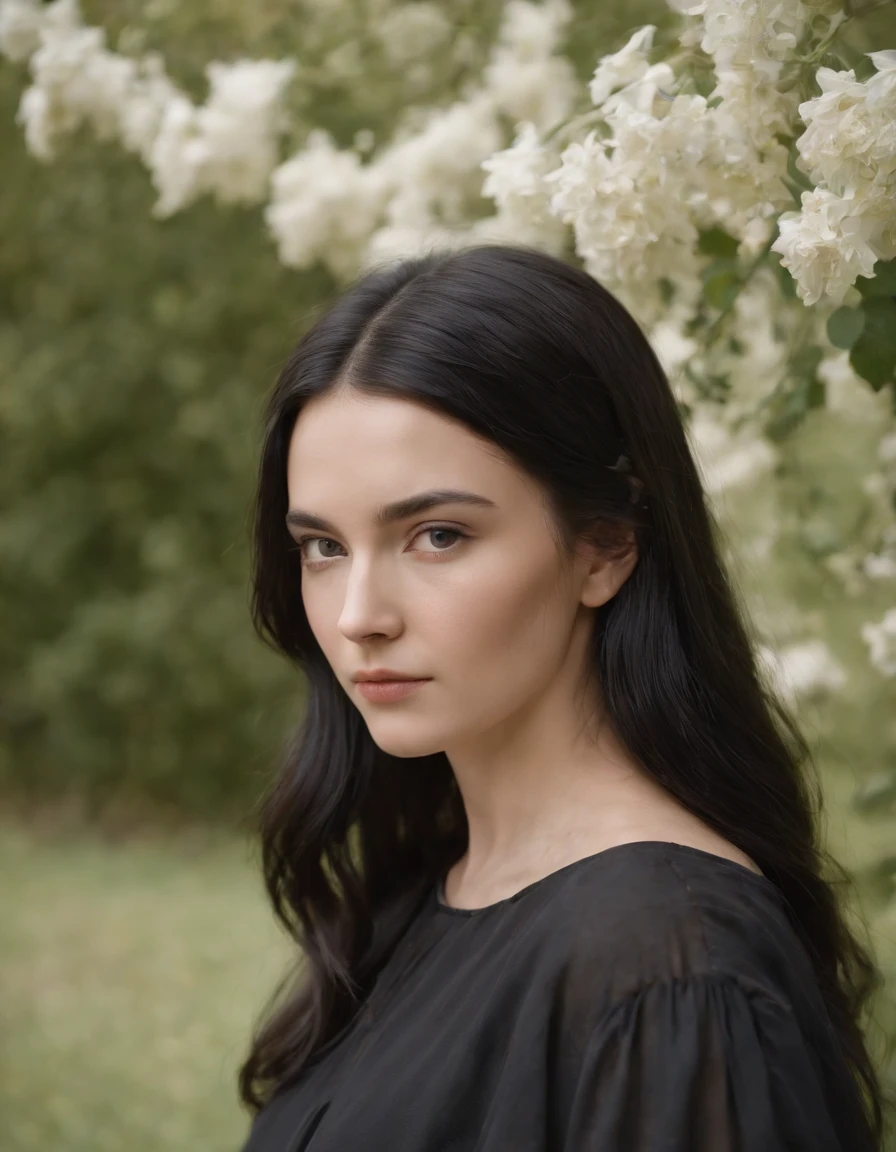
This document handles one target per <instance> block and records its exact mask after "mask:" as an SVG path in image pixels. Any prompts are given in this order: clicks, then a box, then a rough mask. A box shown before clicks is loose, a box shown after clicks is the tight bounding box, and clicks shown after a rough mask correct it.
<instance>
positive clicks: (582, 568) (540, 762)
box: [240, 245, 883, 1152]
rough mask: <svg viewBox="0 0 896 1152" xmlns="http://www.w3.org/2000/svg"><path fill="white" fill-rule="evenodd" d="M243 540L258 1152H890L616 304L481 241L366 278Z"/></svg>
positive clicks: (772, 743)
mask: <svg viewBox="0 0 896 1152" xmlns="http://www.w3.org/2000/svg"><path fill="white" fill-rule="evenodd" d="M254 544H255V560H254V605H253V607H254V618H255V622H256V626H257V628H258V629H259V631H260V633H261V634H262V636H264V637H265V638H266V639H267V640H269V641H270V642H271V643H273V644H274V645H275V646H276V648H277V649H278V650H279V651H280V652H282V653H284V654H285V655H286V656H287V657H288V659H289V660H290V661H292V662H293V663H294V664H295V665H296V666H297V667H298V668H300V669H302V671H304V673H305V674H306V677H307V680H308V696H307V704H306V708H305V712H304V720H303V723H302V726H301V728H300V730H299V732H298V736H297V738H296V740H295V742H294V745H293V746H292V747H291V749H290V750H289V753H288V756H287V758H286V762H285V764H284V766H283V769H282V772H281V774H280V776H279V779H278V780H277V781H276V782H275V784H274V786H273V787H272V789H271V791H270V793H269V794H268V795H267V796H266V797H265V799H264V803H263V806H262V814H261V823H262V827H261V838H262V847H263V861H264V872H265V877H266V881H267V885H268V889H269V893H270V896H271V899H272V901H273V906H274V909H275V911H276V913H277V915H278V916H279V917H280V918H281V920H282V921H283V922H284V923H285V924H286V926H287V927H288V928H289V930H290V932H291V933H292V934H293V936H294V937H295V939H296V940H297V942H298V943H299V944H300V945H301V949H302V957H303V961H304V962H303V963H301V964H300V965H299V967H298V969H297V979H296V980H295V982H294V984H292V986H291V987H288V988H287V989H286V992H287V995H286V997H285V999H280V997H279V996H278V997H277V1001H279V1002H274V1003H272V1004H271V1005H270V1006H269V1010H268V1012H267V1013H266V1018H265V1020H264V1022H263V1023H262V1025H261V1026H260V1028H259V1030H258V1032H257V1034H256V1036H255V1037H254V1042H253V1045H252V1047H251V1051H250V1053H249V1055H248V1058H247V1059H246V1062H245V1064H244V1065H243V1067H242V1069H241V1073H240V1091H241V1095H242V1099H243V1101H244V1102H245V1103H246V1105H247V1106H248V1107H249V1108H250V1109H251V1110H252V1111H253V1113H254V1115H253V1123H252V1128H251V1132H250V1134H249V1138H248V1141H247V1143H246V1144H245V1146H244V1152H307V1150H310V1152H361V1150H365V1152H366V1150H380V1149H382V1150H383V1152H474V1150H475V1152H661V1150H662V1152H779V1150H780V1152H784V1150H785V1149H788V1150H791V1152H793V1150H803V1149H804V1150H805V1152H810V1150H811V1152H869V1150H872V1149H878V1148H879V1147H880V1141H881V1135H882V1133H881V1129H882V1125H883V1121H882V1107H881V1096H882V1090H881V1087H880V1084H879V1082H878V1079H877V1076H876V1072H875V1068H874V1066H873V1062H872V1060H871V1059H870V1057H869V1053H868V1050H867V1049H866V1046H865V1042H864V1039H863V1032H862V1029H861V1020H860V1017H861V1015H862V1009H863V1006H864V1005H865V1004H866V1001H867V1000H868V997H869V995H870V994H871V992H872V991H873V989H874V988H875V986H876V984H877V982H878V979H879V973H878V972H877V969H876V968H875V966H874V964H873V961H872V959H871V956H870V953H869V952H868V951H866V950H865V948H864V947H863V945H862V943H861V942H860V941H859V940H858V939H857V938H856V937H854V936H853V935H852V934H851V932H850V929H849V927H848V926H847V923H846V920H845V918H844V915H843V913H842V911H841V909H840V908H839V907H838V903H837V890H836V888H835V887H834V886H833V885H834V881H832V880H831V879H825V878H823V875H822V872H823V869H824V868H831V869H834V870H835V871H837V872H838V879H837V880H836V884H837V885H840V884H842V883H843V881H844V879H845V878H846V877H845V873H843V871H842V869H838V867H837V865H836V864H835V862H834V861H832V860H831V859H830V858H829V857H828V856H827V854H826V853H825V851H824V850H823V848H822V847H821V846H820V844H819V837H818V832H817V829H816V819H817V815H818V811H819V809H820V804H821V796H820V794H819V791H818V784H817V780H815V779H814V777H810V776H804V774H803V770H804V768H808V767H810V766H811V759H810V756H809V751H808V748H807V746H806V744H805V743H804V740H803V738H802V737H801V734H800V732H799V729H798V728H797V727H796V726H795V724H794V722H793V721H792V719H790V718H789V715H788V713H787V712H786V711H785V710H784V709H783V708H782V707H781V705H780V704H779V703H778V701H777V700H776V699H775V698H774V697H773V696H772V695H771V694H770V693H769V692H768V691H767V690H766V688H765V687H764V686H763V684H762V682H761V680H760V678H759V676H758V675H757V670H756V665H755V662H754V656H753V652H752V649H751V643H750V640H749V638H748V633H747V631H746V628H745V624H744V622H743V620H742V617H741V613H740V608H739V605H738V604H737V601H736V599H735V596H734V594H733V592H732V590H731V587H730V584H729V582H728V580H727V578H726V575H725V573H724V571H723V566H722V563H721V561H720V555H719V550H718V545H717V541H716V538H715V528H714V523H713V520H712V516H711V513H710V511H709V509H708V508H707V504H706V501H705V498H704V493H703V491H702V489H701V484H700V480H699V477H698V472H697V470H696V467H695V464H694V461H693V459H692V457H691V454H690V452H689V449H688V445H687V441H686V438H685V432H684V428H683V426H682V422H681V419H680V416H679V412H678V409H677V406H676V403H675V399H674V396H673V393H672V391H671V389H670V387H669V384H668V381H667V379H666V377H665V376H664V374H663V371H662V369H661V367H660V365H659V363H658V361H657V359H656V357H655V355H654V354H653V352H652V350H651V348H650V346H649V344H648V342H647V341H646V339H645V337H644V335H643V334H642V332H641V330H640V329H639V327H638V326H637V325H636V323H635V322H634V320H633V319H632V317H631V316H630V315H629V313H628V312H627V311H626V310H625V309H624V308H623V307H622V306H621V305H620V304H619V302H618V301H617V300H616V299H615V298H614V297H613V296H612V295H611V294H610V293H609V292H607V291H606V290H605V289H604V288H603V287H601V285H600V284H599V283H597V282H596V281H595V280H594V279H592V278H591V277H589V276H588V275H586V274H585V273H584V272H581V271H578V270H576V269H574V268H572V267H570V266H567V265H566V264H565V263H563V262H562V261H559V260H556V259H553V258H551V257H549V256H546V255H543V254H541V253H539V252H537V251H535V250H532V249H530V248H526V247H514V246H502V245H486V246H481V247H474V248H467V249H466V250H461V251H457V252H447V253H434V254H429V255H426V256H424V257H422V258H418V259H408V260H404V261H401V262H396V263H395V264H393V265H391V266H389V267H384V268H381V269H377V270H375V271H373V272H371V273H369V274H368V275H365V276H364V277H363V278H362V279H360V280H359V281H358V282H357V283H355V284H354V285H352V286H351V288H350V290H348V291H347V292H346V293H345V294H344V295H343V296H342V297H341V298H340V299H339V300H338V302H337V303H336V304H335V306H334V307H332V308H331V309H330V310H329V311H328V312H327V313H326V314H325V315H323V316H322V317H321V318H320V319H318V321H317V322H316V323H315V325H314V326H313V327H312V328H311V330H310V331H309V332H308V333H307V334H306V335H305V336H304V337H303V338H302V340H301V341H300V343H299V344H298V346H297V347H296V349H295V351H294V353H293V354H292V356H291V358H290V360H289V362H288V363H287V365H286V367H285V368H284V370H283V372H282V374H281V376H280V379H279V381H278V384H277V386H276V389H275V391H274V393H273V396H272V398H271V400H270V403H269V408H268V411H267V419H266V428H265V440H264V446H263V451H262V459H261V468H260V482H259V490H258V497H257V506H256V530H255V539H254ZM810 780H812V782H813V783H814V789H812V788H810V786H809V781H810ZM280 991H281V992H282V991H284V989H281V990H280Z"/></svg>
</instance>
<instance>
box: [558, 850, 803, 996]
mask: <svg viewBox="0 0 896 1152" xmlns="http://www.w3.org/2000/svg"><path fill="white" fill-rule="evenodd" d="M549 887H550V888H552V889H553V891H547V890H546V891H545V893H544V895H545V897H546V898H547V904H546V911H547V912H548V918H549V921H550V927H551V931H552V932H553V933H555V934H556V937H555V938H556V940H557V943H558V944H559V947H560V950H561V953H562V963H563V968H564V973H565V982H566V983H568V984H569V985H570V988H571V989H575V990H576V991H577V992H578V993H580V994H581V995H586V996H590V997H592V998H593V999H594V998H599V999H601V1000H604V1001H606V1002H612V1001H615V1000H619V999H621V998H624V997H625V996H627V995H630V994H632V993H635V992H637V991H638V990H639V989H641V988H643V987H644V986H646V985H648V984H652V983H655V982H658V981H674V980H678V981H681V980H693V979H699V978H701V977H705V978H719V977H728V978H733V979H738V980H740V981H742V982H743V984H744V986H745V987H754V988H756V989H758V990H762V989H764V990H766V991H767V992H768V993H769V994H770V995H774V994H776V993H779V992H781V991H782V990H783V991H784V993H785V994H786V992H787V991H788V990H789V988H790V986H791V985H792V983H793V981H794V978H795V977H796V978H797V979H799V978H802V979H809V980H811V979H812V978H813V973H812V967H811V964H810V961H809V958H808V956H807V954H806V953H805V951H804V949H803V947H802V945H801V943H800V940H799V937H798V936H797V934H796V932H795V930H794V928H793V925H792V923H791V920H790V918H789V916H788V913H787V906H786V901H785V900H784V897H783V895H782V893H781V891H780V889H779V888H778V887H777V886H776V885H775V884H774V883H772V881H771V880H769V879H768V878H767V877H765V876H763V875H762V874H761V873H759V872H755V871H753V870H752V869H750V868H748V867H746V866H745V865H743V864H740V863H738V862H736V861H735V860H732V859H730V858H728V857H723V856H718V855H716V854H714V853H711V852H707V851H705V850H703V849H700V848H696V847H693V846H691V845H685V844H677V843H673V842H666V841H655V840H651V841H633V842H631V843H626V844H620V845H616V846H615V847H612V848H609V849H605V850H604V851H603V852H600V853H598V854H596V855H595V856H593V857H586V858H584V859H582V860H580V861H577V862H576V863H575V864H573V865H571V866H569V867H568V868H565V869H561V871H560V872H559V873H558V874H557V875H556V882H555V884H553V885H550V886H549Z"/></svg>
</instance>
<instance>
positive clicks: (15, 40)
mask: <svg viewBox="0 0 896 1152" xmlns="http://www.w3.org/2000/svg"><path fill="white" fill-rule="evenodd" d="M43 11H44V10H43V7H42V5H40V4H38V3H37V0H2V2H0V52H2V53H3V55H4V56H7V57H8V58H9V59H10V60H27V59H28V57H29V56H30V55H31V54H32V53H33V52H36V51H37V48H38V45H39V44H40V29H41V24H42V23H43Z"/></svg>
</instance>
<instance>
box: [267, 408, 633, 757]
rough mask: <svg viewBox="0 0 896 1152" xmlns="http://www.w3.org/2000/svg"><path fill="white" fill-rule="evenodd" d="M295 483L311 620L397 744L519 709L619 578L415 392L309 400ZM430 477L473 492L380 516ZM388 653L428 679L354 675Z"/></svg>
mask: <svg viewBox="0 0 896 1152" xmlns="http://www.w3.org/2000/svg"><path fill="white" fill-rule="evenodd" d="M287 485H288V490H289V508H290V514H289V516H288V518H287V523H288V527H289V531H290V533H291V535H292V536H293V538H294V539H295V540H296V541H299V540H300V539H301V538H302V537H305V538H306V539H305V541H304V543H302V545H301V555H302V563H303V570H302V583H301V593H302V600H303V603H304V607H305V611H306V613H307V616H308V621H309V624H310V627H311V629H312V631H313V633H314V636H315V638H316V639H317V642H318V644H319V645H320V647H321V649H322V651H323V653H324V655H325V656H326V658H327V660H328V661H329V663H330V665H331V666H332V668H333V671H334V673H335V675H336V677H337V679H338V680H339V682H340V683H341V684H342V686H343V688H344V689H345V691H346V693H347V694H348V695H349V697H350V698H351V700H352V702H353V703H354V704H355V705H356V707H357V708H358V710H359V711H360V712H361V714H362V715H363V716H364V719H365V721H366V723H367V725H368V728H369V730H370V734H371V736H372V738H373V739H374V741H375V742H376V744H377V745H379V747H381V748H382V749H383V750H385V751H387V752H390V753H392V754H393V755H396V756H423V755H428V754H430V753H433V752H439V751H445V752H447V753H448V754H449V756H450V754H451V750H452V748H456V749H461V748H462V747H464V746H467V745H470V744H471V743H477V742H481V741H482V739H483V738H484V737H488V736H493V737H498V736H499V733H500V730H501V727H502V726H504V725H506V724H508V723H509V724H511V725H514V724H515V723H516V722H517V720H523V719H524V718H525V715H526V713H527V710H528V709H530V708H531V707H532V706H533V705H536V704H537V703H538V701H539V699H540V698H541V697H542V696H543V695H544V694H545V693H546V692H547V691H548V689H549V688H550V686H551V685H552V683H554V682H555V679H556V677H557V676H558V674H560V672H561V670H563V669H566V670H568V665H569V661H570V660H571V659H572V658H573V657H575V659H576V660H580V657H581V653H582V651H583V649H582V647H581V645H579V646H578V649H577V651H578V655H576V651H575V645H574V644H573V636H574V633H580V634H581V636H586V635H587V633H586V632H583V631H582V630H583V628H585V627H587V628H588V629H590V627H591V623H592V618H593V612H592V608H593V606H594V605H595V604H599V603H602V602H603V601H604V600H606V599H609V597H610V596H611V595H612V594H613V593H614V592H615V590H616V588H617V587H618V584H619V583H621V581H622V579H623V578H624V577H623V576H620V575H619V574H615V575H614V571H615V570H612V569H610V568H609V567H601V568H600V570H599V571H595V570H593V565H592V563H591V562H590V561H589V559H587V558H586V559H584V560H579V559H577V560H576V561H575V562H574V563H570V561H569V560H568V559H566V560H563V559H561V557H560V555H559V554H558V552H557V549H556V546H555V543H554V540H553V539H552V536H551V534H550V530H549V528H548V520H547V513H546V511H545V510H544V508H543V507H542V503H541V496H540V489H539V488H538V487H537V486H536V485H535V484H534V483H533V482H532V481H531V480H530V479H529V478H528V477H527V476H526V475H525V474H524V473H522V472H520V470H519V469H518V468H517V467H516V466H515V465H514V464H513V463H511V462H508V461H507V460H506V459H505V458H504V457H503V456H502V454H501V452H500V449H498V448H497V447H496V446H495V445H493V444H491V443H490V442H487V441H484V440H481V439H480V438H479V437H477V436H476V435H475V434H474V433H472V432H471V431H470V430H469V429H467V428H466V427H465V426H464V425H462V424H459V423H457V422H455V421H453V420H451V419H449V418H447V417H443V416H441V415H438V414H436V413H434V412H432V411H429V410H427V409H426V408H424V407H422V406H420V405H417V404H414V403H412V402H410V401H407V400H403V399H399V398H391V397H390V398H381V397H372V396H369V395H364V396H362V395H359V394H358V393H354V392H349V391H347V392H343V393H342V394H336V393H332V394H330V395H327V396H322V397H319V398H317V399H315V400H313V401H311V402H310V403H309V404H308V405H307V406H306V407H305V408H304V409H303V410H302V412H301V413H300V415H299V417H298V419H297V421H296V424H295V427H294V429H293V433H292V439H291V442H290V447H289V457H288V462H287ZM435 489H453V490H459V491H462V492H465V493H471V494H473V495H474V496H475V497H476V498H477V499H478V501H479V502H478V503H463V502H460V501H458V500H453V501H448V502H446V503H441V504H439V505H438V506H435V507H430V508H426V509H424V510H422V511H416V512H413V513H412V514H409V515H403V516H401V518H400V519H396V520H394V521H390V522H386V523H380V522H378V520H377V512H378V510H379V509H381V508H383V507H385V506H386V505H390V504H393V503H395V502H397V501H405V500H408V498H409V497H414V496H419V495H421V494H424V493H427V492H430V491H431V490H435ZM300 513H308V514H310V515H313V516H315V517H318V518H319V519H320V520H321V521H323V522H326V527H323V526H321V525H312V526H308V525H307V524H305V523H302V522H301V517H300ZM626 574H627V573H626ZM583 596H584V598H585V600H586V601H587V604H586V603H583V599H582V598H583ZM379 667H383V668H388V669H390V670H393V671H396V672H399V673H401V674H402V675H405V676H414V677H421V678H426V679H427V682H426V683H424V684H422V685H420V686H419V687H418V688H417V689H416V690H415V691H414V692H411V693H410V694H409V695H406V696H404V697H403V698H401V699H399V700H395V701H392V702H374V701H372V700H368V699H366V698H365V697H364V696H363V695H362V693H361V692H360V690H359V685H358V684H357V683H356V682H355V680H354V679H353V677H354V676H355V675H356V674H357V673H358V672H361V671H365V670H371V669H373V668H379ZM507 734H508V733H507V731H506V729H505V735H507Z"/></svg>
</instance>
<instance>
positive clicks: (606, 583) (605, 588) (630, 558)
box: [581, 532, 638, 608]
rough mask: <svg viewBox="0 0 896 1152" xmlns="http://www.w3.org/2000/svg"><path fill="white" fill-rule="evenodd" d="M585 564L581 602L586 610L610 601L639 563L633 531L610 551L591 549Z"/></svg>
mask: <svg viewBox="0 0 896 1152" xmlns="http://www.w3.org/2000/svg"><path fill="white" fill-rule="evenodd" d="M584 563H585V565H586V569H585V577H584V581H583V584H582V591H581V601H582V603H583V604H585V605H586V606H587V607H589V608H599V607H600V606H601V604H606V603H607V601H608V600H612V599H613V597H614V596H615V595H616V593H617V592H618V591H619V589H620V588H621V587H622V585H623V584H624V583H625V582H626V580H628V578H629V576H631V574H632V572H633V571H634V568H635V565H636V564H637V563H638V545H637V542H636V541H635V534H634V532H629V533H628V534H627V536H626V537H625V540H624V541H623V542H622V543H621V544H620V546H619V547H618V548H614V549H612V550H611V551H607V550H603V549H602V550H600V551H598V550H597V549H593V548H592V549H590V550H589V552H588V553H587V554H586V558H585V560H584Z"/></svg>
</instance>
